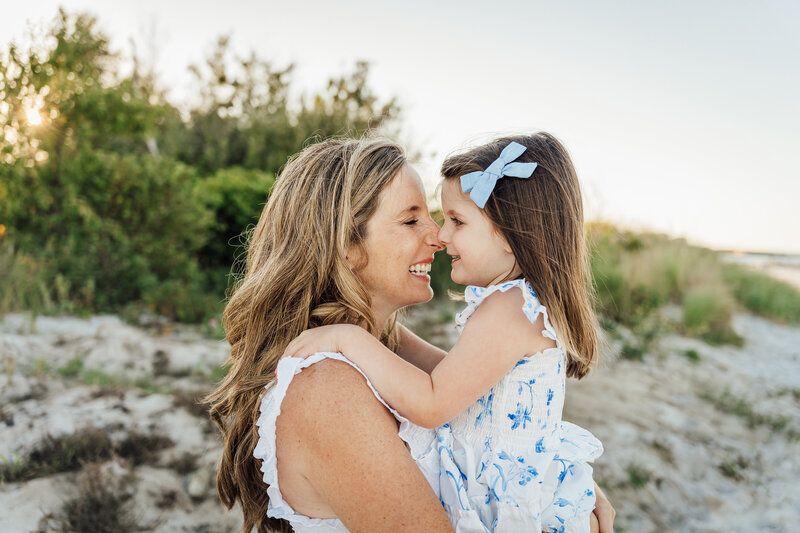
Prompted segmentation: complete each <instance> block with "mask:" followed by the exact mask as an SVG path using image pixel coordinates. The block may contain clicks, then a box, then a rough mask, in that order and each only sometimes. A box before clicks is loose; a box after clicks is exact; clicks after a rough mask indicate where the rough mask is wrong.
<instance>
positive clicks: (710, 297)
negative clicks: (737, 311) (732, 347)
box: [683, 285, 741, 344]
mask: <svg viewBox="0 0 800 533" xmlns="http://www.w3.org/2000/svg"><path fill="white" fill-rule="evenodd" d="M733 310H734V301H733V298H732V297H731V295H730V292H729V290H728V288H727V287H725V286H724V285H706V286H701V287H697V288H694V289H691V290H689V291H688V292H687V293H686V294H685V296H684V301H683V327H684V328H685V331H686V333H687V334H689V335H692V336H695V337H700V338H703V339H705V340H706V341H708V342H710V343H711V344H721V343H724V342H730V343H733V344H739V343H741V339H740V338H739V336H738V335H737V334H736V333H735V332H734V331H733V330H732V329H731V326H730V321H731V317H732V316H733Z"/></svg>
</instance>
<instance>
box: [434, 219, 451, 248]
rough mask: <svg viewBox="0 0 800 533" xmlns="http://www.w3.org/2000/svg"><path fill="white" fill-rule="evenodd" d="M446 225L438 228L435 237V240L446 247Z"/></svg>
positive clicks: (447, 236)
mask: <svg viewBox="0 0 800 533" xmlns="http://www.w3.org/2000/svg"><path fill="white" fill-rule="evenodd" d="M446 226H447V224H443V225H442V227H441V228H439V233H438V234H437V235H436V239H437V240H438V241H439V242H440V243H441V244H442V245H443V246H447V243H448V238H449V235H448V233H447V230H445V227H446Z"/></svg>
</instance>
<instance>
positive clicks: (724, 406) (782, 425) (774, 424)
mask: <svg viewBox="0 0 800 533" xmlns="http://www.w3.org/2000/svg"><path fill="white" fill-rule="evenodd" d="M700 397H701V398H703V399H704V400H706V401H708V402H710V403H711V404H712V405H714V407H716V408H717V409H719V410H720V411H722V412H723V413H729V414H732V415H736V416H738V417H739V418H741V419H742V420H744V421H745V423H746V424H747V426H748V427H750V428H754V427H756V426H766V427H768V428H770V429H772V430H773V431H783V432H786V435H787V437H788V438H789V440H796V438H797V436H798V432H797V431H796V430H794V429H792V428H790V427H789V426H790V424H791V422H792V417H790V416H787V415H771V414H764V413H759V412H758V411H756V410H755V408H754V407H753V404H752V403H751V402H750V401H748V400H747V399H745V398H739V397H737V396H735V395H734V394H733V393H731V391H730V390H729V389H725V390H724V391H722V392H714V391H712V390H709V389H705V390H702V391H701V392H700Z"/></svg>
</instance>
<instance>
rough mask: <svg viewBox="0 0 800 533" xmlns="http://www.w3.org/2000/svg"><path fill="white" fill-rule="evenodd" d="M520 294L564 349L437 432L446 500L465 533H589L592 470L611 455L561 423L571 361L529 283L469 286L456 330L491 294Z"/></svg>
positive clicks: (538, 360) (513, 374)
mask: <svg viewBox="0 0 800 533" xmlns="http://www.w3.org/2000/svg"><path fill="white" fill-rule="evenodd" d="M514 287H518V288H519V289H521V290H522V294H523V297H524V300H525V303H524V305H523V308H522V311H523V313H525V316H526V317H528V319H529V320H530V321H531V323H533V322H535V321H536V320H537V319H538V317H539V316H540V315H543V318H544V331H543V335H544V336H545V337H548V338H550V339H553V340H554V341H556V345H557V346H556V347H555V348H548V349H546V350H544V351H542V352H539V353H537V354H535V355H532V356H529V357H525V358H523V359H520V361H519V362H517V364H516V366H515V367H514V368H513V369H512V370H511V371H510V372H509V373H508V374H506V375H505V376H504V377H503V379H502V380H500V382H498V383H497V384H496V385H495V386H494V387H492V389H491V390H489V391H488V392H487V393H486V394H485V395H484V396H483V397H482V398H480V399H478V401H476V402H475V403H474V404H473V405H471V406H470V407H469V408H468V409H466V410H465V411H463V412H461V413H460V414H459V415H458V416H457V417H456V418H454V419H453V420H452V421H450V423H448V424H445V425H443V426H441V427H439V428H437V429H436V451H437V453H438V457H439V489H440V490H439V493H440V498H441V501H442V504H443V505H444V507H445V509H446V510H447V514H448V515H449V516H450V520H451V522H452V523H453V527H454V528H455V530H456V531H457V532H458V533H466V532H478V533H482V532H485V531H492V532H520V531H547V532H558V533H578V532H581V533H584V532H586V533H588V532H589V530H590V529H589V515H590V514H591V512H592V510H593V509H594V504H595V494H594V484H593V481H592V469H591V467H590V466H589V465H588V464H587V462H589V461H592V460H594V459H595V458H597V457H598V456H599V455H600V454H601V453H602V451H603V447H602V444H601V443H600V441H599V440H597V439H596V438H595V437H594V436H593V435H592V434H591V433H589V432H588V431H586V430H584V429H582V428H580V427H578V426H576V425H574V424H570V423H569V422H563V421H562V420H561V412H562V408H563V406H564V391H565V384H566V355H565V351H564V349H563V348H562V346H561V343H560V342H559V340H558V337H557V336H556V332H555V330H554V329H553V327H552V325H551V324H550V321H549V319H548V316H547V310H546V309H545V307H544V306H543V305H542V304H541V303H540V302H539V299H538V297H537V296H536V294H535V293H534V291H533V289H532V288H531V286H530V285H529V284H528V282H527V281H525V280H524V279H517V280H512V281H509V282H506V283H502V284H498V285H491V286H489V287H474V286H469V287H467V289H466V292H465V295H464V296H465V300H466V302H467V307H466V308H465V309H464V310H463V311H462V312H461V313H460V314H459V315H458V316H457V317H456V327H457V328H458V329H459V332H460V331H461V330H462V329H463V327H464V325H465V324H466V322H467V320H468V319H469V317H470V316H471V315H472V313H473V312H474V311H475V309H477V307H478V306H479V305H480V303H481V302H482V301H483V300H484V299H486V298H487V297H488V296H489V295H490V294H492V293H494V292H495V291H503V292H505V291H507V290H509V289H512V288H514ZM502 334H513V332H503V333H502Z"/></svg>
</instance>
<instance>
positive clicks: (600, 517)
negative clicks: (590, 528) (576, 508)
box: [594, 483, 617, 533]
mask: <svg viewBox="0 0 800 533" xmlns="http://www.w3.org/2000/svg"><path fill="white" fill-rule="evenodd" d="M594 493H595V496H596V497H597V501H596V502H595V504H594V515H595V516H596V517H597V521H598V522H599V523H600V533H614V517H615V516H616V515H617V511H615V510H614V507H612V505H611V502H610V501H608V498H606V495H605V493H604V492H603V491H602V490H600V487H598V486H597V483H595V484H594Z"/></svg>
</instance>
